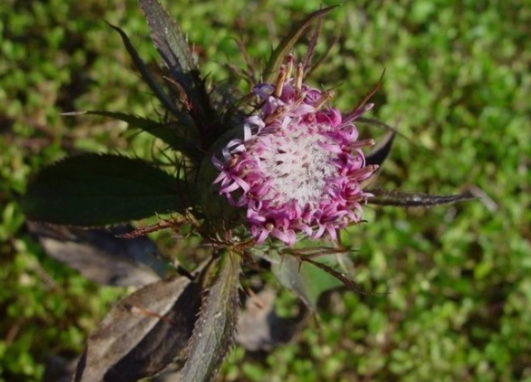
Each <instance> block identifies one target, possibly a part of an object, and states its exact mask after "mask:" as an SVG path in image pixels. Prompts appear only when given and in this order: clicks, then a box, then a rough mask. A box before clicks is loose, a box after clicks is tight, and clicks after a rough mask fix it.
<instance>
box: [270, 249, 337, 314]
mask: <svg viewBox="0 0 531 382" xmlns="http://www.w3.org/2000/svg"><path fill="white" fill-rule="evenodd" d="M282 256H283V258H282V259H279V261H275V262H274V263H272V266H271V270H272V272H273V274H274V275H275V276H276V278H277V279H278V280H279V281H280V283H281V284H282V285H284V286H285V287H286V288H288V289H289V290H291V291H292V292H293V293H295V295H296V296H297V297H298V298H300V299H301V300H302V301H303V302H304V303H305V304H306V306H307V307H308V308H310V309H311V310H312V311H315V310H316V309H317V301H318V299H319V296H321V294H323V293H324V292H326V291H328V290H331V289H335V288H338V287H341V286H343V283H342V282H341V281H340V280H338V279H337V278H336V277H333V276H331V275H329V274H328V273H326V272H323V271H322V270H320V269H318V268H316V267H315V266H313V265H312V264H308V263H305V262H302V263H301V261H300V260H299V259H298V258H297V257H295V256H291V255H282ZM323 257H326V258H328V259H329V260H330V259H332V255H326V256H323ZM275 260H276V259H275ZM323 260H324V259H323ZM320 261H321V260H320Z"/></svg>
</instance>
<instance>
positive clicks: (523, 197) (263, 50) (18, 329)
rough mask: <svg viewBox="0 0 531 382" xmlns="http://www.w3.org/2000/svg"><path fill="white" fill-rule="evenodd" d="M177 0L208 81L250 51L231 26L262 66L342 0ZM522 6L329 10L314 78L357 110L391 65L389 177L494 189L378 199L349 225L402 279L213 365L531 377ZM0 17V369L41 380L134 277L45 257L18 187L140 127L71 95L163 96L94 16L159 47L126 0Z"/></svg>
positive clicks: (384, 115) (525, 20)
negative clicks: (111, 279) (416, 199)
mask: <svg viewBox="0 0 531 382" xmlns="http://www.w3.org/2000/svg"><path fill="white" fill-rule="evenodd" d="M166 3H167V5H171V6H169V12H170V14H171V15H175V16H177V17H178V18H179V22H180V25H181V27H182V29H183V31H184V32H185V33H187V34H189V40H190V41H191V42H193V43H194V45H195V47H196V48H195V49H196V52H197V53H198V55H199V58H200V59H201V60H203V59H206V60H208V64H207V65H206V66H205V67H204V69H205V71H204V73H210V76H211V78H212V79H215V80H223V79H225V78H227V77H228V75H229V71H228V70H227V68H226V67H225V66H224V64H225V63H227V62H229V63H231V64H234V65H236V66H243V61H244V60H243V58H242V57H241V55H240V53H239V51H238V49H237V46H236V44H235V43H234V42H233V38H234V37H238V38H241V39H243V41H244V42H245V44H246V45H247V47H248V50H249V54H250V55H251V57H253V58H254V59H255V60H256V62H257V63H258V62H261V66H260V65H257V67H258V68H261V67H262V68H263V67H264V66H263V65H264V60H265V58H266V57H267V56H268V54H269V53H270V51H271V46H272V45H273V43H272V42H273V41H274V42H278V41H279V40H280V37H281V36H279V33H280V31H286V30H287V29H289V26H290V25H291V23H292V22H293V20H300V19H302V18H303V15H304V14H307V13H308V12H312V11H314V10H316V9H318V8H319V5H320V4H330V5H331V4H332V2H328V1H325V2H317V1H295V0H293V1H288V0H285V1H280V2H271V1H269V2H267V1H266V2H258V3H257V2H252V3H245V2H238V1H235V0H228V1H223V2H221V1H210V2H200V3H198V2H191V1H187V0H180V1H174V2H166ZM530 9H531V3H530V2H529V1H528V0H523V1H522V0H518V1H517V0H509V1H504V2H500V1H494V0H491V1H488V0H486V1H480V2H478V1H471V0H470V1H457V0H454V1H431V0H415V1H411V0H400V1H394V2H372V1H366V0H365V1H358V2H347V3H345V4H344V5H342V6H341V7H339V8H337V9H335V10H334V11H332V12H331V13H329V14H328V15H327V16H326V18H325V19H324V23H323V30H324V36H326V37H325V38H324V39H323V40H321V41H320V42H319V43H318V45H317V55H319V54H322V53H324V52H325V51H326V50H327V49H328V47H329V43H330V42H331V41H332V40H333V37H335V35H336V34H338V33H341V32H343V37H342V38H341V39H340V41H339V43H338V45H337V46H336V47H334V48H333V49H332V51H331V54H330V55H329V57H328V59H327V60H326V61H325V63H324V65H323V66H321V67H320V68H319V69H318V70H317V71H316V72H315V75H314V76H313V81H314V82H315V83H317V84H323V86H325V87H327V88H330V87H334V86H339V87H338V88H337V89H335V92H336V94H337V96H336V101H337V103H336V104H337V105H338V106H339V107H340V108H342V109H344V110H350V108H351V107H352V106H353V105H355V104H356V103H357V102H358V101H359V99H360V98H361V97H363V95H364V94H366V93H367V91H368V90H370V89H371V88H372V86H373V85H374V83H376V81H377V80H378V79H379V77H380V74H381V72H382V70H383V69H384V68H385V69H386V76H385V78H384V81H383V84H382V89H381V90H380V91H379V92H378V93H377V94H376V96H375V97H374V99H373V100H374V102H376V108H375V111H374V116H375V117H378V118H379V119H381V120H384V121H386V122H387V123H389V124H391V125H397V126H398V129H399V132H400V133H401V134H403V136H402V137H401V136H399V137H397V139H396V142H395V147H394V150H393V152H392V153H391V156H390V158H389V160H388V162H386V165H385V167H384V169H383V172H382V173H381V175H380V177H379V180H378V186H382V187H387V188H397V187H399V188H400V189H402V190H407V191H422V192H429V193H437V194H451V193H454V192H455V191H457V190H459V187H461V186H467V187H469V190H474V192H476V194H477V195H483V194H484V197H483V198H482V199H480V200H478V201H476V202H469V203H465V204H459V205H455V206H452V207H449V208H448V207H440V208H433V209H429V210H422V209H410V210H401V209H393V208H379V207H373V208H371V209H370V210H367V213H366V216H365V218H366V220H367V221H368V224H364V225H360V226H357V227H353V228H352V229H351V230H350V231H349V232H348V233H347V234H345V235H344V236H343V239H344V241H345V242H346V243H347V244H351V245H353V246H354V247H355V248H356V249H358V251H357V252H356V253H355V254H354V255H353V262H354V266H355V269H356V273H355V275H354V276H355V280H356V281H357V282H358V283H360V284H361V285H362V286H363V288H364V289H366V290H375V291H380V290H383V289H385V287H389V288H390V291H391V294H390V295H385V296H362V295H356V294H354V293H351V292H348V293H343V292H333V293H331V294H330V295H329V298H328V299H327V300H328V301H324V302H323V306H321V307H320V308H321V309H320V312H321V321H322V322H321V325H319V328H317V327H316V325H315V324H312V323H310V324H309V325H310V328H309V329H307V330H305V331H304V332H303V333H302V335H301V336H300V338H299V339H298V341H297V342H296V343H294V344H290V345H287V346H285V347H282V348H279V349H278V350H276V351H274V352H273V353H271V354H269V355H267V356H266V357H265V358H264V359H258V360H256V359H255V360H248V359H245V358H244V357H245V356H244V352H243V351H241V349H237V350H236V351H235V352H234V353H233V354H232V356H231V357H229V360H230V364H228V365H226V366H225V367H224V370H225V374H224V375H223V376H221V377H220V380H227V381H229V380H231V381H235V380H252V381H277V380H282V381H315V380H320V381H356V380H375V381H389V380H400V381H433V380H438V381H439V380H440V381H445V380H447V381H453V380H470V381H520V380H529V379H530V378H531V369H530V367H529V365H530V364H531V356H530V354H531V345H530V342H529V340H528V338H531V326H530V325H529V323H530V322H531V283H530V281H529V277H530V275H531V255H530V253H531V245H530V238H531V234H530V231H529V227H530V226H531V212H530V211H531V209H530V208H529V207H530V206H531V196H530V195H531V192H530V191H531V190H530V185H529V167H530V165H531V164H530V162H529V158H530V157H531V143H530V141H529V139H528V135H529V132H530V131H531V122H530V121H529V115H531V105H530V103H529V93H530V90H531V74H530V73H529V62H530V61H531V51H530V50H529V49H528V39H529V37H528V36H529V35H530V34H531V30H530V27H529V25H531V12H530ZM0 15H2V16H0V17H1V20H2V22H0V28H1V32H0V33H2V37H3V38H2V40H1V41H0V56H1V57H2V59H1V60H0V83H1V86H0V101H1V103H2V105H3V107H2V109H1V110H0V131H1V134H2V135H1V137H0V153H1V154H0V205H1V206H2V209H3V210H2V211H1V213H2V222H1V224H0V243H2V244H1V246H0V283H1V284H2V286H3V287H2V290H1V291H0V311H1V312H2V315H1V318H0V320H1V322H0V380H2V381H14V382H16V381H38V380H40V379H41V378H42V375H43V372H44V366H43V365H44V361H45V358H46V356H47V355H49V354H50V353H55V354H60V355H62V356H70V355H73V354H75V353H77V352H79V351H80V350H81V349H82V347H83V339H84V338H85V337H86V334H87V333H88V332H89V331H90V330H92V329H93V328H94V327H95V325H96V323H97V322H98V321H99V320H100V319H101V318H102V317H103V315H104V313H105V312H106V311H107V308H108V304H109V302H110V301H114V300H115V299H116V297H117V296H118V295H120V294H121V293H123V291H121V290H114V289H110V288H97V287H96V286H94V285H93V284H91V283H90V282H88V281H85V280H84V279H83V278H82V277H79V276H77V275H76V274H74V273H73V272H72V271H70V270H68V269H66V268H65V267H63V266H61V265H60V264H58V263H56V262H54V261H53V260H51V259H48V258H45V257H44V256H43V254H42V252H41V250H40V248H39V246H38V245H37V244H36V242H35V241H34V239H32V238H31V237H30V236H28V235H27V233H26V230H25V228H24V225H23V223H24V219H23V217H22V213H21V211H19V209H18V207H17V206H16V204H15V203H14V200H15V198H16V197H17V196H18V195H20V193H22V192H24V191H25V189H26V185H27V180H28V178H29V174H30V173H33V172H34V171H36V170H37V169H39V168H42V167H43V166H44V165H46V164H49V163H51V162H52V161H53V160H56V159H59V158H60V157H63V156H64V154H65V153H78V152H80V151H83V150H92V151H104V150H105V151H106V150H114V151H118V152H120V151H122V150H124V149H125V148H126V147H128V145H129V144H128V142H127V140H126V139H125V138H124V136H123V132H124V131H125V130H126V128H125V126H124V125H123V124H120V123H116V122H112V123H109V122H108V120H106V119H97V118H96V117H94V118H93V117H90V118H89V117H80V118H76V119H73V118H62V117H61V116H60V113H62V112H69V111H73V110H93V109H96V110H112V111H114V110H127V112H128V113H129V114H131V115H142V116H146V117H154V116H155V114H156V111H157V110H158V108H159V105H158V104H155V102H153V101H152V97H151V95H150V94H149V92H150V89H149V88H148V87H147V86H146V85H144V84H142V83H141V81H140V79H139V78H138V76H135V75H134V74H133V72H132V70H133V68H134V65H133V63H132V62H131V60H130V57H129V55H128V53H127V51H126V50H125V49H124V47H123V45H122V41H121V39H120V37H119V36H118V35H117V34H116V33H115V32H114V31H113V30H112V29H110V28H109V27H108V26H107V25H106V24H105V23H104V22H103V21H102V20H104V19H105V20H108V21H109V22H111V23H112V24H114V25H118V26H119V27H120V28H122V29H123V30H124V31H126V32H127V34H128V36H129V38H130V39H131V41H132V42H133V44H134V45H135V48H136V49H137V50H138V53H139V55H140V56H141V57H142V58H143V59H144V61H145V62H148V63H149V64H148V66H149V65H151V66H154V65H155V63H154V62H155V61H154V60H155V57H156V52H155V51H154V49H153V48H152V45H151V43H150V42H149V37H148V36H149V32H148V29H147V27H146V26H145V25H144V20H143V18H142V15H141V13H140V12H139V10H138V8H137V5H136V4H135V3H134V2H118V1H116V0H114V1H112V2H111V3H108V2H102V1H101V0H90V1H85V2H77V3H69V2H62V1H58V0H50V1H48V2H31V4H30V5H29V6H28V5H27V4H26V3H22V2H18V3H17V2H14V1H12V0H8V1H4V2H2V3H1V4H0ZM7 15H9V17H7ZM295 52H297V53H302V52H301V51H299V47H295ZM126 69H131V70H126ZM240 86H241V87H242V88H244V89H245V90H248V88H245V86H246V85H245V84H244V83H243V81H242V82H241V83H240ZM74 126H75V128H74ZM404 136H405V137H406V138H404ZM150 139H151V138H148V137H143V136H139V137H137V138H135V140H134V142H133V144H132V147H133V149H134V150H135V152H136V153H137V154H138V156H140V157H146V158H148V157H149V156H150V155H151V152H150V148H151V147H152V144H151V143H152V141H150ZM461 191H465V190H464V189H463V190H461ZM238 365H242V366H241V367H237V366H238Z"/></svg>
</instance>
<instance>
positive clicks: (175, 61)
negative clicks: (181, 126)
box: [139, 0, 216, 138]
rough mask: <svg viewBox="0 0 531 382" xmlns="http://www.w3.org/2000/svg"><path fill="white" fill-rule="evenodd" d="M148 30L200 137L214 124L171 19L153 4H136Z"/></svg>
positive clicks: (201, 85)
mask: <svg viewBox="0 0 531 382" xmlns="http://www.w3.org/2000/svg"><path fill="white" fill-rule="evenodd" d="M139 3H140V6H141V8H142V10H143V11H144V14H145V16H146V20H147V22H148V25H149V28H150V30H151V39H152V40H153V43H154V44H155V47H156V48H157V50H158V52H159V54H160V56H161V57H162V59H163V61H164V63H165V65H166V66H167V67H168V69H169V71H170V75H171V77H172V79H173V80H174V81H175V82H176V83H177V84H178V85H179V86H180V87H181V88H182V89H183V90H184V93H185V94H186V96H187V98H188V101H189V102H190V103H191V110H190V112H191V115H192V116H193V117H194V120H195V121H196V124H197V125H198V127H199V129H200V133H201V136H202V137H204V138H209V137H205V136H204V134H206V133H207V131H206V127H207V126H210V125H211V124H212V121H214V120H216V115H215V112H214V111H213V110H212V107H211V105H210V99H209V96H208V94H207V92H206V88H205V83H204V81H203V80H202V79H201V76H200V74H199V69H198V67H197V65H196V63H195V60H194V58H193V56H192V53H191V51H190V48H189V46H188V43H187V42H186V39H185V38H184V36H183V34H182V33H181V31H180V30H179V27H178V26H177V23H176V21H175V19H173V18H172V17H170V15H169V14H168V12H166V10H165V9H164V8H163V7H162V5H161V4H160V3H159V2H158V1H157V0H139Z"/></svg>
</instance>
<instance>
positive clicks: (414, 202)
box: [367, 189, 474, 207]
mask: <svg viewBox="0 0 531 382" xmlns="http://www.w3.org/2000/svg"><path fill="white" fill-rule="evenodd" d="M367 192H369V193H371V194H373V195H374V197H371V198H369V200H368V201H367V203H371V204H377V205H381V206H399V207H430V206H435V205H438V204H449V203H455V202H461V201H464V200H470V199H474V196H473V195H472V194H470V193H463V194H456V195H429V194H421V193H409V192H403V191H397V190H380V189H376V190H367Z"/></svg>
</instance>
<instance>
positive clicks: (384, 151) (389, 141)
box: [365, 130, 396, 166]
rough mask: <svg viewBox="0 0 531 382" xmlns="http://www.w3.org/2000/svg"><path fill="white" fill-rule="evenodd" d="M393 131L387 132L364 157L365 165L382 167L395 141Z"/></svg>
mask: <svg viewBox="0 0 531 382" xmlns="http://www.w3.org/2000/svg"><path fill="white" fill-rule="evenodd" d="M395 136H396V134H395V131H394V130H389V131H388V132H387V134H385V136H384V138H383V139H382V140H381V141H379V142H378V143H377V145H376V146H375V147H374V148H373V149H372V150H371V152H369V153H368V154H367V155H366V156H365V163H366V164H367V165H372V164H375V165H378V166H382V164H383V163H384V161H385V160H386V159H387V157H388V156H389V153H390V152H391V148H392V147H393V142H394V140H395Z"/></svg>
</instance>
